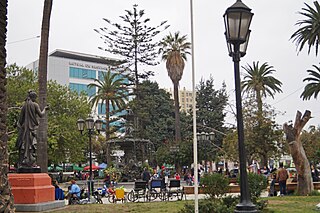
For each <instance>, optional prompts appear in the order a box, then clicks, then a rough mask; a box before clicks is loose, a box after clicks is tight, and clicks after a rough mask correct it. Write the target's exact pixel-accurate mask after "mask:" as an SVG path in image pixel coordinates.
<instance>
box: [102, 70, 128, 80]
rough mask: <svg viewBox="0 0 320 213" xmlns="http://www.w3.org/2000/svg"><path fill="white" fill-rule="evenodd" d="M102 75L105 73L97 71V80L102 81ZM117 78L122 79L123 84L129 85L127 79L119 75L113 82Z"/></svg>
mask: <svg viewBox="0 0 320 213" xmlns="http://www.w3.org/2000/svg"><path fill="white" fill-rule="evenodd" d="M104 73H106V72H102V71H98V79H99V80H100V81H102V80H103V74H104ZM119 78H124V81H123V83H129V80H128V78H125V77H124V76H123V75H121V74H119V75H117V76H116V77H115V80H117V79H119Z"/></svg>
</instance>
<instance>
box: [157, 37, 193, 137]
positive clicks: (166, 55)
mask: <svg viewBox="0 0 320 213" xmlns="http://www.w3.org/2000/svg"><path fill="white" fill-rule="evenodd" d="M160 46H161V48H160V50H159V52H161V53H162V60H164V61H166V68H167V71H168V75H169V77H170V79H171V81H172V83H173V94H174V106H175V130H176V131H175V140H176V142H180V141H181V128H180V114H179V109H180V107H179V81H180V80H181V78H182V75H183V70H184V65H185V61H186V60H187V55H188V54H190V52H189V50H190V48H191V43H190V42H188V41H187V35H183V36H180V33H179V32H176V33H175V34H174V35H172V34H171V33H170V34H169V35H167V36H165V37H164V38H163V39H162V41H161V42H160Z"/></svg>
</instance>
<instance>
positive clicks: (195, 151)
mask: <svg viewBox="0 0 320 213" xmlns="http://www.w3.org/2000/svg"><path fill="white" fill-rule="evenodd" d="M190 17H191V64H192V112H193V116H192V117H193V169H194V172H193V174H194V212H195V213H198V212H199V201H198V185H199V184H198V144H197V120H196V85H195V63H194V39H193V37H194V36H193V2H192V0H190Z"/></svg>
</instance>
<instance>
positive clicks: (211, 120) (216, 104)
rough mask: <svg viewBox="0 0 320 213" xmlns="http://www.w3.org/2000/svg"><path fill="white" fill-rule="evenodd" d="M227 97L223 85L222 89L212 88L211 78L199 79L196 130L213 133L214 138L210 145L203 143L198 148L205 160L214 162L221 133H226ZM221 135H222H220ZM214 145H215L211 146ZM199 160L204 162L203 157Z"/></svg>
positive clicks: (221, 137) (220, 143)
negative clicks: (201, 148)
mask: <svg viewBox="0 0 320 213" xmlns="http://www.w3.org/2000/svg"><path fill="white" fill-rule="evenodd" d="M227 101H228V96H227V94H226V86H225V84H224V83H223V84H222V88H221V89H219V90H216V89H215V88H214V79H213V77H212V76H210V78H209V79H208V80H206V81H205V80H204V79H201V81H200V82H199V84H198V85H197V97H196V103H197V105H196V106H197V107H196V108H197V109H198V110H197V128H198V130H199V132H214V133H215V138H214V141H211V143H209V144H208V143H207V142H204V143H203V144H200V146H199V147H203V148H204V150H205V152H202V153H200V154H206V155H207V156H205V157H206V159H207V160H214V158H215V157H216V155H217V153H218V152H219V149H218V148H217V146H221V145H222V140H223V137H224V135H223V133H224V132H225V131H226V129H225V127H223V125H224V119H225V117H226V113H225V108H226V106H227ZM221 133H222V134H221ZM212 143H214V144H215V145H216V146H215V145H213V144H212ZM200 159H202V160H204V158H203V156H202V158H201V155H200Z"/></svg>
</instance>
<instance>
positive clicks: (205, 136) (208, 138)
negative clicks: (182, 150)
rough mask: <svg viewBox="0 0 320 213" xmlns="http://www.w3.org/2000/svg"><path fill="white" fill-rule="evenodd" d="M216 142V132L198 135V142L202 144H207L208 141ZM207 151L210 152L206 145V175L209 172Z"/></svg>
mask: <svg viewBox="0 0 320 213" xmlns="http://www.w3.org/2000/svg"><path fill="white" fill-rule="evenodd" d="M213 140H214V132H210V133H208V132H201V133H197V141H199V142H201V143H206V142H208V141H213ZM207 150H208V147H207V145H206V148H205V159H204V161H205V166H204V170H205V173H207V172H208V168H207V157H208V155H207Z"/></svg>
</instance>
